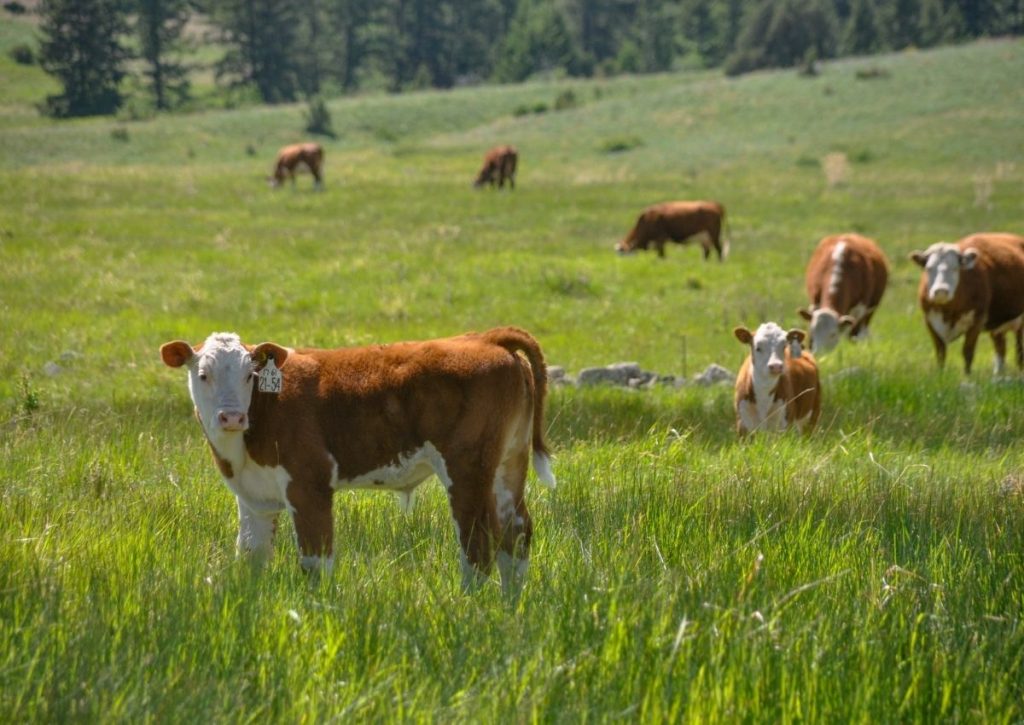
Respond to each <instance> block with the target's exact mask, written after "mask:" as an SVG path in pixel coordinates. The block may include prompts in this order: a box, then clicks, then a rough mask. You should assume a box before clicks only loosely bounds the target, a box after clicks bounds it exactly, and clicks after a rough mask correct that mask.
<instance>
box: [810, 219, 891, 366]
mask: <svg viewBox="0 0 1024 725" xmlns="http://www.w3.org/2000/svg"><path fill="white" fill-rule="evenodd" d="M888 279H889V262H888V260H887V259H886V258H885V254H884V253H883V252H882V250H881V249H880V248H879V247H878V244H877V243H876V242H875V241H874V240H873V239H868V238H867V237H862V236H861V235H860V234H853V233H849V234H837V235H834V236H831V237H825V238H824V239H822V240H821V241H820V242H819V243H818V247H817V248H816V249H815V250H814V253H813V254H811V259H810V261H809V262H808V263H807V275H806V281H807V297H808V298H810V300H811V306H810V309H808V308H806V307H803V308H800V309H799V310H797V312H799V314H800V316H801V317H803V318H804V319H805V320H807V321H809V322H810V323H811V324H810V330H809V333H810V338H811V339H810V344H811V351H812V352H815V353H823V352H828V351H829V350H831V349H832V348H834V347H835V346H836V345H837V344H838V343H839V334H840V333H841V332H843V331H846V330H849V332H850V336H851V337H852V338H853V339H855V340H859V339H862V338H864V337H866V336H867V334H868V325H869V324H870V323H871V316H872V315H874V314H875V310H876V309H877V308H878V303H879V302H880V301H881V299H882V294H883V293H884V292H885V283H886V282H887V281H888Z"/></svg>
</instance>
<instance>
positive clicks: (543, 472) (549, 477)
mask: <svg viewBox="0 0 1024 725" xmlns="http://www.w3.org/2000/svg"><path fill="white" fill-rule="evenodd" d="M533 471H534V473H536V474H537V478H539V479H540V481H541V483H543V484H544V485H546V486H547V487H548V488H554V487H555V486H557V485H558V481H556V480H555V474H554V472H553V471H552V470H551V457H550V456H548V455H547V454H545V453H540V452H538V451H534V452H533Z"/></svg>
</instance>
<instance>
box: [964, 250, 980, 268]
mask: <svg viewBox="0 0 1024 725" xmlns="http://www.w3.org/2000/svg"><path fill="white" fill-rule="evenodd" d="M977 261H978V250H977V249H972V248H967V249H965V250H964V251H963V252H961V253H960V267H961V268H963V269H974V265H975V263H976V262H977Z"/></svg>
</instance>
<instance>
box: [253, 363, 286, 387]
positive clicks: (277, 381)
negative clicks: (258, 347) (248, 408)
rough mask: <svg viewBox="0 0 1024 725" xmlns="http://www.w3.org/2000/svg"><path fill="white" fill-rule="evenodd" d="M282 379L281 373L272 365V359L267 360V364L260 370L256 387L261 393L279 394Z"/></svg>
mask: <svg viewBox="0 0 1024 725" xmlns="http://www.w3.org/2000/svg"><path fill="white" fill-rule="evenodd" d="M283 379H284V378H283V377H282V376H281V371H280V370H278V369H277V365H275V364H274V358H272V357H271V358H267V364H266V366H264V368H263V369H262V370H260V379H259V384H258V387H259V389H260V392H261V393H280V392H281V382H282V380H283Z"/></svg>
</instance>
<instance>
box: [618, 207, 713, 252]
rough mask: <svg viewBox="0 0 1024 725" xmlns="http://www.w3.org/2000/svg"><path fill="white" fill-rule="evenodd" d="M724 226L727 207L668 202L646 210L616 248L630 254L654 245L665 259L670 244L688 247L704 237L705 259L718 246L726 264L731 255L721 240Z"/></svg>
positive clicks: (702, 243) (702, 241)
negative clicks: (667, 244)
mask: <svg viewBox="0 0 1024 725" xmlns="http://www.w3.org/2000/svg"><path fill="white" fill-rule="evenodd" d="M724 224H725V207H724V206H722V205H721V204H719V203H718V202H717V201H666V202H663V203H661V204H654V205H652V206H649V207H647V208H646V209H644V210H643V212H642V213H641V214H640V216H639V218H638V219H637V220H636V224H634V225H633V228H632V229H630V230H629V233H628V234H627V235H626V236H625V238H623V240H622V241H620V242H619V243H618V244H616V245H615V251H616V252H618V253H619V254H629V253H630V252H633V251H634V250H637V249H647V247H649V246H650V245H651V244H652V243H653V244H654V248H655V249H656V250H657V252H658V256H659V257H662V258H664V256H665V243H666V242H670V241H671V242H678V243H679V244H685V243H686V242H687V241H688V240H689V239H690V238H691V237H694V236H697V235H698V234H700V235H701V250H702V252H703V254H704V259H705V260H707V258H708V255H710V254H711V247H712V246H714V248H715V252H716V253H717V254H718V260H719V261H722V258H723V257H724V256H725V255H726V254H728V253H729V245H728V243H726V244H725V245H724V246H723V244H722V239H721V236H722V227H723V225H724Z"/></svg>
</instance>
